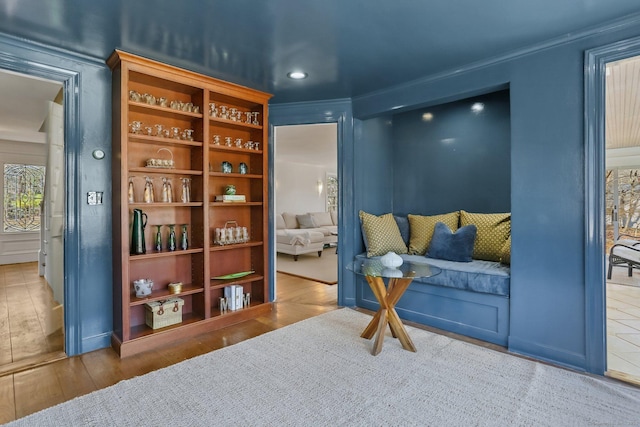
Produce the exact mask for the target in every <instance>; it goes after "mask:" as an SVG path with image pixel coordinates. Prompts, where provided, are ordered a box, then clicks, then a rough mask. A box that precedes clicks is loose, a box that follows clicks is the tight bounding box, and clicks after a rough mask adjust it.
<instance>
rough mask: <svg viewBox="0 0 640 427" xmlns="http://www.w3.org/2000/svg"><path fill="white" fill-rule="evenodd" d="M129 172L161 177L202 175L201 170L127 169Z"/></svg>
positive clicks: (142, 167)
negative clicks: (157, 174)
mask: <svg viewBox="0 0 640 427" xmlns="http://www.w3.org/2000/svg"><path fill="white" fill-rule="evenodd" d="M129 172H142V173H147V174H151V173H161V174H163V175H202V171H201V170H193V169H165V168H147V167H144V166H141V167H137V168H129Z"/></svg>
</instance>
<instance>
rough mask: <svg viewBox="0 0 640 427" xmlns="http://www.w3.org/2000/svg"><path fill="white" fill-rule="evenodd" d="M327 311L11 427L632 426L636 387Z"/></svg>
mask: <svg viewBox="0 0 640 427" xmlns="http://www.w3.org/2000/svg"><path fill="white" fill-rule="evenodd" d="M370 320H371V316H368V315H365V314H362V313H359V312H356V311H353V310H351V309H348V308H344V309H341V310H336V311H332V312H329V313H326V314H323V315H320V316H317V317H314V318H311V319H307V320H304V321H302V322H299V323H296V324H294V325H290V326H287V327H285V328H282V329H278V330H275V331H273V332H269V333H266V334H264V335H261V336H259V337H256V338H253V339H250V340H247V341H243V342H241V343H238V344H236V345H233V346H230V347H225V348H223V349H220V350H216V351H213V352H211V353H208V354H205V355H202V356H198V357H195V358H193V359H190V360H187V361H184V362H181V363H178V364H176V365H173V366H169V367H167V368H164V369H161V370H158V371H154V372H151V373H149V374H146V375H143V376H140V377H137V378H133V379H130V380H125V381H122V382H120V383H118V384H116V385H114V386H111V387H109V388H106V389H103V390H99V391H96V392H94V393H91V394H88V395H85V396H82V397H79V398H76V399H74V400H71V401H69V402H66V403H62V404H60V405H58V406H55V407H52V408H49V409H46V410H44V411H41V412H39V413H36V414H33V415H30V416H28V417H25V418H22V419H20V420H17V421H15V422H14V423H13V424H11V425H19V426H34V425H37V426H53V425H55V426H62V425H64V426H85V425H96V426H102V425H117V426H140V425H148V426H152V425H163V426H210V425H220V426H227V425H242V426H283V425H286V426H342V425H345V426H387V425H395V426H507V425H508V426H581V427H584V426H595V425H597V426H605V425H606V426H637V425H638V424H639V423H640V389H638V388H633V387H630V386H626V385H624V384H620V383H617V382H614V381H613V380H609V379H605V378H601V377H593V376H588V375H584V374H580V373H576V372H572V371H568V370H564V369H560V368H555V367H551V366H548V365H543V364H541V363H537V362H532V361H530V360H526V359H523V358H519V357H516V356H512V355H508V354H504V353H500V352H496V351H492V350H489V349H486V348H483V347H480V346H476V345H473V344H469V343H465V342H462V341H457V340H454V339H451V338H448V337H445V336H442V335H436V334H433V333H430V332H427V331H423V330H419V329H415V328H411V327H409V328H408V331H409V334H410V336H411V337H412V339H413V341H414V343H415V345H416V347H417V350H418V351H417V353H412V352H408V351H405V350H403V349H402V347H401V346H400V344H399V342H398V340H396V339H393V338H391V336H390V334H389V333H388V332H387V336H386V339H385V343H384V348H383V349H382V352H381V353H380V354H379V355H378V356H372V355H371V354H370V348H371V345H372V343H371V341H369V340H365V339H363V338H360V333H361V331H362V330H363V329H364V327H365V326H366V325H367V323H368V322H369V321H370Z"/></svg>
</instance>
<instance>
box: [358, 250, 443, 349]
mask: <svg viewBox="0 0 640 427" xmlns="http://www.w3.org/2000/svg"><path fill="white" fill-rule="evenodd" d="M347 270H350V271H353V272H354V273H356V274H358V275H360V276H364V278H365V279H366V280H367V283H369V287H370V288H371V290H372V291H373V294H374V295H375V297H376V299H377V300H378V302H379V303H380V308H379V309H378V311H377V312H376V314H375V316H373V319H371V322H369V325H367V327H366V328H365V330H364V331H363V332H362V334H361V335H360V336H361V337H362V338H366V339H371V338H373V337H374V336H375V337H376V339H375V341H374V344H373V349H372V350H371V354H373V355H374V356H376V355H378V354H379V353H380V351H381V350H382V342H383V340H384V332H385V329H386V326H387V324H388V325H389V328H390V329H391V334H392V335H393V337H394V338H398V339H399V340H400V343H401V344H402V348H404V349H405V350H408V351H413V352H415V351H416V347H415V345H414V344H413V341H411V338H410V337H409V334H407V331H406V329H405V328H404V325H403V324H402V321H401V320H400V317H399V316H398V313H397V312H396V309H395V306H396V304H397V302H398V301H399V300H400V298H401V297H402V295H403V294H404V292H405V291H406V290H407V288H408V287H409V284H411V282H412V281H413V279H418V278H423V277H431V276H435V275H436V274H440V271H441V270H440V269H439V268H437V267H433V266H431V265H427V264H418V263H414V262H404V263H403V264H402V265H401V266H400V267H398V268H389V267H385V266H384V265H383V264H382V262H381V261H380V260H379V259H363V260H356V261H353V262H351V263H349V265H347ZM385 278H386V279H388V286H385V283H384V279H385Z"/></svg>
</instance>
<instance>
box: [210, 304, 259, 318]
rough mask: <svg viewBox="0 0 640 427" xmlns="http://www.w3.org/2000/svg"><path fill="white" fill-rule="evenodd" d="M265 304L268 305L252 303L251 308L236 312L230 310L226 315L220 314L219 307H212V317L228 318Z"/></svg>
mask: <svg viewBox="0 0 640 427" xmlns="http://www.w3.org/2000/svg"><path fill="white" fill-rule="evenodd" d="M265 304H268V303H264V302H262V301H256V302H253V301H251V303H250V304H249V307H245V308H241V309H240V310H235V311H231V310H229V311H227V312H226V313H220V308H219V307H211V317H220V316H222V317H227V316H233V315H239V314H240V313H242V312H243V311H248V310H251V309H255V308H256V307H261V306H263V305H265Z"/></svg>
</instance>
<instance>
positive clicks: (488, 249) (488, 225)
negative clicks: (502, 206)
mask: <svg viewBox="0 0 640 427" xmlns="http://www.w3.org/2000/svg"><path fill="white" fill-rule="evenodd" d="M469 224H474V225H475V226H476V227H477V228H478V235H477V236H476V244H475V246H474V248H473V258H474V259H482V260H485V261H498V262H499V261H500V258H501V255H502V247H503V245H504V244H505V242H506V241H507V239H508V238H509V236H511V213H493V214H480V213H469V212H465V211H460V226H465V225H469Z"/></svg>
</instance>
